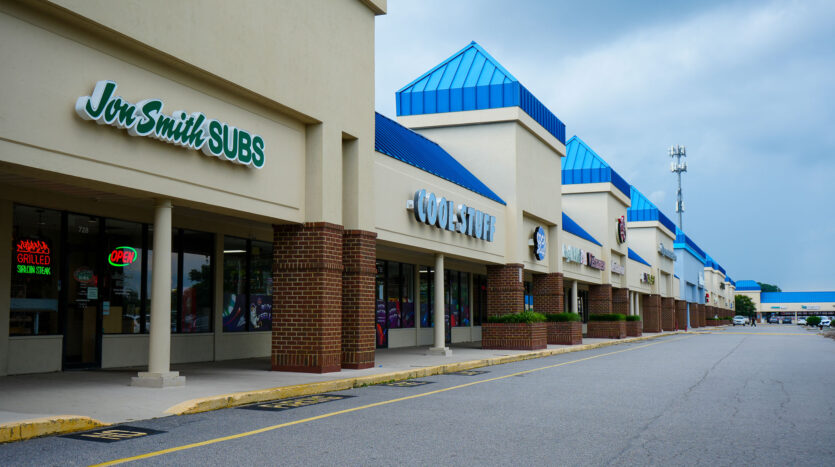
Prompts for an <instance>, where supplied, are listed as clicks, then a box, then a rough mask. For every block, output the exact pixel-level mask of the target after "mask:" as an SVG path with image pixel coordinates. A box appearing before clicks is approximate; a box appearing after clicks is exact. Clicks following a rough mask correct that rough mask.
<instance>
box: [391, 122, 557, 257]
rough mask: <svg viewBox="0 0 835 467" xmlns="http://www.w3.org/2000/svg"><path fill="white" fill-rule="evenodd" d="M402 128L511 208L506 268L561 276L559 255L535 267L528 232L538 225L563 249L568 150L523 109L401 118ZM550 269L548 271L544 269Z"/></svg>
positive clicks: (553, 253)
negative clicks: (563, 180)
mask: <svg viewBox="0 0 835 467" xmlns="http://www.w3.org/2000/svg"><path fill="white" fill-rule="evenodd" d="M398 122H400V123H401V124H403V125H405V126H407V127H409V128H412V129H414V130H415V131H417V132H419V133H420V134H422V135H424V136H426V137H427V138H429V139H431V140H433V141H435V142H437V143H438V144H440V145H441V146H442V147H443V148H444V149H446V150H447V151H448V152H449V153H450V154H451V155H452V156H453V157H455V158H456V159H457V160H458V161H459V162H461V164H463V165H464V167H466V168H467V169H468V170H469V171H470V172H472V173H473V174H474V175H475V176H476V177H478V178H479V179H480V180H481V181H482V182H484V183H485V184H486V185H487V186H488V187H490V189H492V190H493V191H494V192H495V193H496V194H498V195H499V197H501V198H502V199H503V200H504V201H505V202H506V203H507V206H506V207H505V213H506V214H505V230H506V232H507V237H505V243H506V250H505V262H506V263H523V264H525V266H526V267H527V268H530V269H532V270H537V271H543V272H544V271H545V269H546V268H547V271H549V272H558V271H559V268H560V260H559V255H558V253H557V251H556V250H555V249H553V248H549V254H548V258H547V260H546V261H539V262H537V261H533V259H532V256H531V252H530V247H529V246H528V240H529V238H530V235H529V232H528V231H527V230H526V229H527V228H529V227H530V225H532V224H531V223H527V222H525V221H523V219H524V218H529V219H531V220H536V221H537V222H538V223H539V224H540V225H542V226H543V227H546V228H547V230H548V244H549V245H558V244H559V238H560V236H561V229H559V228H551V227H553V226H559V225H560V223H561V221H562V210H561V205H560V196H559V195H560V183H561V177H560V170H561V168H560V167H561V166H560V164H561V162H560V158H561V157H563V156H564V155H565V145H563V144H562V143H560V142H559V141H557V140H556V139H555V138H554V137H553V136H551V135H550V133H548V132H547V131H545V130H544V129H543V128H542V127H541V126H540V125H539V124H538V123H536V122H534V121H533V119H532V118H531V117H530V116H528V115H527V114H525V113H524V112H522V111H521V109H519V108H518V107H509V108H501V109H488V110H476V111H468V112H449V113H443V114H430V115H413V116H405V117H398ZM545 263H547V266H544V264H545Z"/></svg>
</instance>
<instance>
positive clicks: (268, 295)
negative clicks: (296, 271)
mask: <svg viewBox="0 0 835 467" xmlns="http://www.w3.org/2000/svg"><path fill="white" fill-rule="evenodd" d="M249 268H250V274H249V277H250V280H249V330H250V331H269V330H271V329H272V321H273V245H272V243H270V242H259V241H255V240H253V241H251V242H250V260H249Z"/></svg>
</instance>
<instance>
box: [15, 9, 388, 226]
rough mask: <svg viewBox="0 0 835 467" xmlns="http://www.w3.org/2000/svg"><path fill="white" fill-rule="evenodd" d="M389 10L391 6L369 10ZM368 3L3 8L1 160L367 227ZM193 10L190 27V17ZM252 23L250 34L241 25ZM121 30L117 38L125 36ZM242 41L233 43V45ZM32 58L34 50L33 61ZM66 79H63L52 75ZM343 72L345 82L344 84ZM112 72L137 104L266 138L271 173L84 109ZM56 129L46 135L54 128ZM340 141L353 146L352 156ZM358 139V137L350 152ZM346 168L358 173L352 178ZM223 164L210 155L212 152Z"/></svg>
mask: <svg viewBox="0 0 835 467" xmlns="http://www.w3.org/2000/svg"><path fill="white" fill-rule="evenodd" d="M369 5H370V6H371V7H372V8H374V9H377V10H379V8H380V7H383V8H384V7H385V5H384V4H383V5H380V4H378V5H377V6H376V7H375V5H374V2H372V3H371V4H369ZM369 5H366V4H364V3H362V2H359V1H355V0H344V1H340V2H327V7H325V4H324V3H323V2H319V1H315V2H314V1H302V0H291V1H287V2H270V1H266V0H264V1H253V2H247V3H246V4H244V5H240V4H233V3H229V2H221V1H213V2H196V1H183V2H164V1H161V0H155V1H150V2H148V1H143V2H139V1H125V2H118V4H117V3H114V2H105V1H89V2H88V1H71V0H67V1H58V2H54V3H43V4H36V3H31V4H29V3H25V4H22V5H21V4H9V3H4V4H3V5H2V6H0V10H3V11H2V13H0V40H2V41H3V42H4V43H15V44H16V46H15V47H7V48H5V49H3V55H2V57H1V58H2V60H3V62H4V63H15V66H14V67H5V69H4V72H3V73H4V74H3V84H4V86H3V87H2V91H0V93H2V94H0V99H2V101H3V102H4V105H3V107H2V108H0V122H2V124H0V138H3V140H2V143H0V161H5V162H7V163H11V164H15V165H13V166H9V170H10V171H14V172H16V173H17V172H20V171H22V172H25V173H33V172H31V171H30V170H29V169H30V168H38V169H42V170H45V171H43V172H38V173H37V176H38V177H39V178H52V179H60V180H62V181H63V182H65V183H69V184H73V185H83V186H86V187H95V188H98V189H101V190H103V191H107V192H118V193H121V194H125V195H129V196H132V197H136V198H140V199H141V198H149V197H152V196H163V197H168V198H171V199H173V200H174V204H175V205H186V206H192V207H197V208H200V209H205V210H210V211H215V212H224V213H228V214H235V215H243V216H248V217H251V218H260V217H266V218H270V219H280V220H286V221H294V222H302V221H306V220H307V221H311V220H328V221H331V222H335V223H339V224H345V225H346V226H347V227H349V228H357V227H360V228H370V227H371V225H372V223H373V213H372V212H371V211H370V209H365V210H359V209H353V210H350V211H349V212H348V213H346V218H345V219H343V212H342V211H343V210H342V204H343V203H342V202H341V200H342V197H343V194H345V196H348V197H352V198H355V199H357V200H358V201H359V202H360V203H363V204H365V205H368V204H369V202H370V196H371V195H370V193H368V190H364V189H363V188H364V187H366V186H368V184H369V183H370V181H371V177H372V175H371V173H372V169H371V167H372V164H373V159H372V152H373V151H372V148H373V118H374V112H373V109H374V94H373V93H374V15H375V11H372V9H370V8H369ZM182 18H189V21H182V20H181V19H182ZM242 24H246V25H247V30H248V31H250V32H253V31H257V32H258V33H252V34H240V26H241V25H242ZM116 30H118V33H117V32H115V31H116ZM230 36H234V37H236V40H235V41H229V40H227V38H228V37H230ZM31 57H38V59H37V60H32V59H31ZM56 73H60V75H61V79H60V80H55V79H54V76H55V74H56ZM337 77H338V79H336V78H337ZM104 79H109V80H114V81H116V82H117V83H118V84H119V88H118V90H117V92H118V93H119V95H121V96H123V97H124V98H125V99H127V100H128V101H130V102H132V103H136V102H137V101H139V100H142V99H146V98H159V99H162V100H163V101H164V102H165V107H164V109H163V112H165V113H170V112H171V111H173V110H176V109H184V110H187V111H189V112H193V111H200V112H203V113H204V114H206V115H207V116H208V117H210V118H216V119H218V120H221V121H224V122H228V123H229V124H232V125H235V126H237V127H239V128H242V129H245V130H247V131H250V132H252V133H256V134H259V135H261V136H262V137H263V138H264V140H265V145H266V149H265V153H266V163H265V166H264V168H263V169H262V170H252V169H247V168H244V167H239V166H235V165H233V164H230V163H226V162H225V161H220V160H217V159H214V158H209V157H207V156H204V155H202V154H201V153H198V152H196V151H190V150H186V149H182V148H179V147H175V146H172V145H169V144H165V143H162V142H159V141H153V140H150V139H148V138H142V137H135V138H132V137H130V136H128V135H127V134H126V132H124V131H123V130H118V129H116V128H113V127H109V126H98V125H95V124H93V123H91V122H89V121H84V120H82V119H81V118H79V117H78V116H76V115H74V113H73V111H72V108H73V105H74V102H75V99H76V98H78V97H79V96H86V95H89V94H90V93H91V91H92V89H93V86H94V84H95V82H96V81H98V80H104ZM44 129H48V131H44ZM344 141H356V151H355V153H353V154H349V155H347V156H346V154H345V153H346V151H345V149H346V144H345V143H344ZM349 146H350V145H349ZM345 157H349V159H351V160H348V161H346V165H348V166H350V167H355V168H356V170H352V171H348V172H346V173H343V171H342V168H343V158H345ZM213 159H214V160H213Z"/></svg>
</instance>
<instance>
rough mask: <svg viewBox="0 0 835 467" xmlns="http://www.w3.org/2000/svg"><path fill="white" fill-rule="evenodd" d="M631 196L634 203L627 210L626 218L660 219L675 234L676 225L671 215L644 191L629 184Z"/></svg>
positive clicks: (632, 219) (638, 219)
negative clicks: (663, 210) (666, 214)
mask: <svg viewBox="0 0 835 467" xmlns="http://www.w3.org/2000/svg"><path fill="white" fill-rule="evenodd" d="M629 193H630V198H631V199H632V205H631V206H629V208H628V209H627V210H626V220H628V221H629V222H638V221H658V222H660V223H661V225H663V226H664V227H666V228H668V229H670V232H671V233H673V234H675V232H676V225H675V224H673V221H671V220H670V218H669V217H667V216H665V215H664V213H663V212H661V210H660V209H658V206H656V205H655V204H654V203H653V202H652V201H650V200H649V199H648V198H647V197H646V196H644V194H643V193H641V192H640V191H638V189H637V188H635V185H630V186H629Z"/></svg>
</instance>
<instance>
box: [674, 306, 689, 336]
mask: <svg viewBox="0 0 835 467" xmlns="http://www.w3.org/2000/svg"><path fill="white" fill-rule="evenodd" d="M676 329H683V330H685V331H686V330H687V302H685V301H684V300H676Z"/></svg>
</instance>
